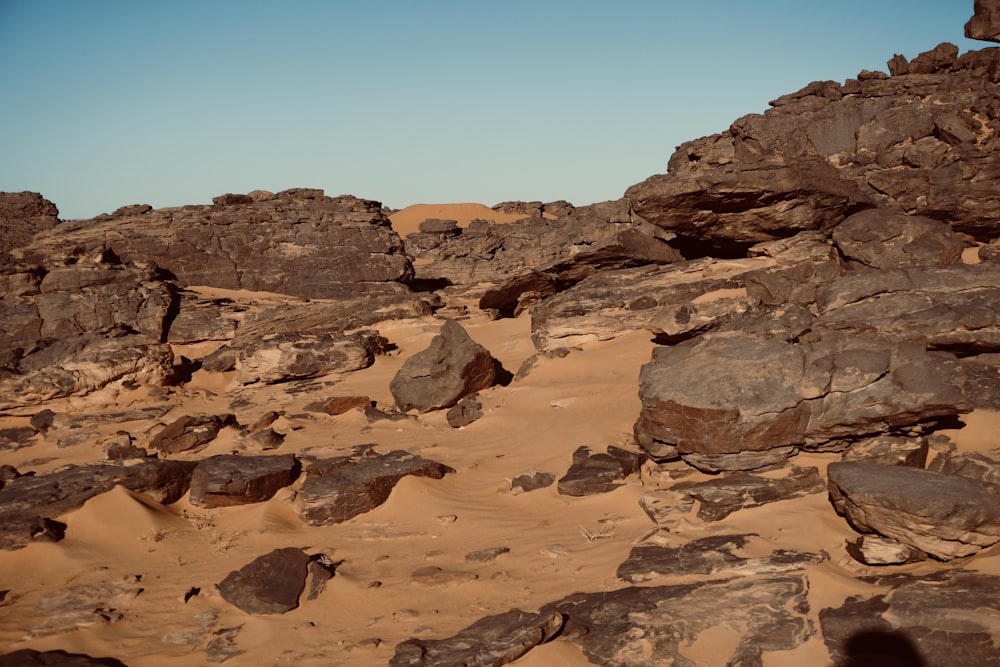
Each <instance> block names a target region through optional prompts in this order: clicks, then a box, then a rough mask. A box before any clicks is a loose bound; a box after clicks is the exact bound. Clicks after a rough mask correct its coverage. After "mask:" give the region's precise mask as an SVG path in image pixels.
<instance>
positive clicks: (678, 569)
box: [617, 534, 827, 584]
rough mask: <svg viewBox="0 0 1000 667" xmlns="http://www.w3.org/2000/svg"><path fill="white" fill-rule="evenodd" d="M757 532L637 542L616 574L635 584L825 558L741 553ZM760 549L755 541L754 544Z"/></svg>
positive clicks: (771, 569) (790, 567)
mask: <svg viewBox="0 0 1000 667" xmlns="http://www.w3.org/2000/svg"><path fill="white" fill-rule="evenodd" d="M755 538H757V536H756V535H753V534H749V535H713V536H711V537H704V538H701V539H697V540H691V541H690V542H687V543H685V544H682V545H680V546H678V547H665V546H659V545H652V544H649V545H639V546H637V547H633V548H632V551H631V552H630V553H629V555H628V558H627V559H626V560H625V562H623V563H622V564H621V565H619V566H618V572H617V574H618V577H619V578H620V579H624V580H625V581H627V582H629V583H632V584H638V583H642V582H644V581H650V580H652V579H657V578H660V577H682V576H685V575H691V574H697V575H714V576H720V577H722V576H733V575H738V576H751V575H756V574H771V575H773V574H783V573H785V572H792V571H795V570H804V569H806V568H807V567H809V566H811V565H816V564H817V563H821V562H822V561H824V560H826V558H827V556H826V554H811V553H805V552H801V551H795V550H792V549H778V550H775V551H771V553H768V554H767V555H765V556H749V555H746V556H744V555H741V554H739V553H737V552H739V551H743V550H744V548H745V547H747V545H748V544H749V543H750V542H756V541H760V540H759V539H755ZM754 546H755V547H757V548H758V549H759V546H758V545H756V544H755V545H754Z"/></svg>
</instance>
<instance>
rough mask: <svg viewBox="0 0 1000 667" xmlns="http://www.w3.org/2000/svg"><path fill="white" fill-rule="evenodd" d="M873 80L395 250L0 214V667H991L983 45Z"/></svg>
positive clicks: (303, 209)
mask: <svg viewBox="0 0 1000 667" xmlns="http://www.w3.org/2000/svg"><path fill="white" fill-rule="evenodd" d="M966 30H967V34H968V35H969V36H970V37H973V38H978V39H987V40H993V41H1000V3H997V2H993V1H991V0H977V1H976V3H975V16H974V17H973V19H972V20H971V21H970V22H969V24H968V25H967V27H966ZM888 70H889V71H888V73H882V72H867V71H866V72H861V73H860V74H859V75H858V77H857V78H856V79H852V80H849V81H846V82H845V83H842V84H841V83H836V82H830V81H827V82H816V83H812V84H810V85H809V86H807V87H805V88H804V89H802V90H801V91H798V92H796V93H792V94H790V95H786V96H784V97H782V98H779V99H777V100H775V101H773V102H772V103H771V108H770V109H769V110H768V111H767V112H766V113H764V114H761V115H751V116H746V117H744V118H740V119H738V120H737V121H736V122H734V123H733V125H732V126H731V127H730V128H729V130H728V131H727V132H724V133H721V134H718V135H714V136H711V137H705V138H701V139H697V140H695V141H691V142H688V143H686V144H684V145H682V146H681V147H679V149H678V150H677V152H676V153H675V154H674V155H673V156H671V157H670V159H669V163H668V170H667V173H664V174H657V175H654V176H651V177H650V178H649V179H647V180H646V181H644V182H642V183H639V184H637V185H635V186H633V187H631V188H629V189H628V191H627V192H626V193H625V195H624V197H623V198H622V199H620V200H618V201H613V202H604V203H599V204H594V205H590V206H583V207H574V206H572V205H570V204H568V203H566V202H552V203H540V202H532V203H516V202H508V203H505V204H504V205H501V208H502V209H503V211H504V212H505V213H518V214H520V215H522V216H523V217H521V219H519V220H517V221H515V222H510V223H505V224H495V223H492V222H487V221H474V222H472V223H471V224H469V225H467V226H459V225H458V224H457V223H456V222H455V221H448V220H436V219H432V220H427V221H425V222H424V223H423V224H422V225H421V227H420V230H419V231H418V232H416V233H413V234H409V235H408V236H406V237H405V238H402V237H400V236H399V235H398V234H397V233H396V232H395V231H394V230H393V228H392V226H391V224H390V221H389V218H388V214H389V211H387V210H385V209H384V208H383V207H382V206H381V204H379V203H378V202H373V201H367V200H361V199H358V198H355V197H351V196H339V197H329V196H326V195H325V194H324V193H323V192H322V191H319V190H310V189H296V190H288V191H285V192H280V193H277V194H274V193H269V192H264V191H255V192H251V193H249V194H226V195H222V196H220V197H216V198H215V200H214V201H213V204H212V205H205V206H185V207H179V208H169V209H152V208H151V207H149V206H145V205H129V206H124V207H122V208H120V209H118V210H117V211H115V212H114V213H112V214H110V215H103V216H99V217H97V218H94V219H93V220H86V221H76V222H70V221H62V220H60V219H59V218H58V211H57V209H56V206H55V205H54V204H53V203H52V202H49V201H47V200H46V199H44V198H43V197H42V196H41V195H39V194H35V193H2V194H0V228H2V230H3V234H2V238H3V245H2V247H0V253H2V255H0V257H2V259H0V295H2V299H0V519H2V520H0V610H2V611H3V613H2V614H0V646H7V647H9V650H8V651H7V652H6V654H4V655H0V665H12V666H13V665H29V664H67V665H68V664H73V665H109V664H114V665H123V664H127V665H131V666H132V667H142V666H143V665H148V666H157V667H158V666H160V665H180V664H192V662H194V663H204V662H210V663H222V662H229V663H230V664H232V665H244V664H245V665H256V664H292V663H295V664H298V665H306V666H309V665H320V664H330V663H331V662H333V663H334V664H356V665H384V664H390V665H393V666H396V667H402V666H404V665H405V666H430V665H438V666H442V667H443V666H446V665H448V666H450V665H458V664H469V665H502V664H507V663H513V662H517V664H522V665H542V664H547V665H548V664H561V665H584V664H588V663H589V664H595V665H620V666H623V667H624V666H635V667H639V666H646V665H652V664H662V665H695V664H719V665H722V664H725V665H733V666H736V665H740V666H744V667H750V666H751V665H760V666H764V665H770V666H777V665H791V664H796V665H800V664H824V665H826V664H834V665H856V664H876V662H875V661H878V664H907V665H928V666H929V665H935V666H944V667H947V666H950V665H955V666H958V665H1000V640H998V637H1000V620H998V619H997V617H996V614H995V612H994V611H992V610H994V609H995V608H996V603H995V600H996V598H997V596H998V595H1000V547H998V546H997V543H998V542H1000V418H998V416H1000V311H998V309H997V307H996V304H997V303H1000V226H998V224H997V220H998V219H1000V188H998V183H1000V49H996V48H988V49H983V50H979V51H973V52H969V53H966V54H964V55H961V56H960V55H959V54H958V49H957V48H956V47H955V46H953V45H950V44H942V45H940V46H938V47H937V48H935V49H933V50H932V51H929V52H927V53H924V54H922V55H920V56H919V57H917V58H914V59H913V60H912V61H907V60H906V59H905V58H903V57H902V56H898V55H897V56H894V57H893V58H892V59H891V60H889V61H888ZM0 650H4V649H0ZM893 661H896V662H893Z"/></svg>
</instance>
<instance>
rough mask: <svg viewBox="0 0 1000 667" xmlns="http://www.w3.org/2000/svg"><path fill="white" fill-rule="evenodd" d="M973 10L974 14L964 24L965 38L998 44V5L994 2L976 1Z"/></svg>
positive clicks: (999, 18)
mask: <svg viewBox="0 0 1000 667" xmlns="http://www.w3.org/2000/svg"><path fill="white" fill-rule="evenodd" d="M973 9H974V10H975V14H973V16H972V18H971V19H969V22H968V23H966V24H965V36H966V37H968V38H969V39H983V40H986V41H989V42H1000V3H997V1H996V0H976V1H975V3H974V4H973Z"/></svg>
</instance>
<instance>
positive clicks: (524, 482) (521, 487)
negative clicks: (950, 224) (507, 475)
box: [510, 472, 556, 493]
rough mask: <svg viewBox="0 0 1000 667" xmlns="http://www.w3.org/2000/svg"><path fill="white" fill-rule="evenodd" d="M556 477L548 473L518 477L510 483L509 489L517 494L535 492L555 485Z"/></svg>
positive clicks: (527, 474) (534, 473) (526, 474)
mask: <svg viewBox="0 0 1000 667" xmlns="http://www.w3.org/2000/svg"><path fill="white" fill-rule="evenodd" d="M555 481H556V476H555V475H553V474H552V473H550V472H533V473H525V474H523V475H518V476H517V477H515V478H514V479H512V480H511V481H510V488H511V490H512V491H515V492H517V493H527V492H528V491H537V490H538V489H544V488H546V487H549V486H552V485H553V484H555Z"/></svg>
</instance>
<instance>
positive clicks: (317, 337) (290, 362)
mask: <svg viewBox="0 0 1000 667" xmlns="http://www.w3.org/2000/svg"><path fill="white" fill-rule="evenodd" d="M386 345H388V341H386V339H385V338H382V337H381V336H379V334H378V332H376V331H361V332H357V333H353V334H350V335H343V336H337V335H334V334H330V333H308V332H297V333H296V332H288V333H273V334H267V335H263V336H260V337H256V338H254V339H251V340H249V341H247V342H245V343H244V344H243V345H242V347H241V348H240V350H239V355H238V357H237V361H236V380H237V381H238V382H240V383H241V384H252V383H254V382H263V383H267V384H273V383H276V382H287V381H289V380H302V379H306V378H314V377H319V376H321V375H327V374H329V373H346V372H350V371H356V370H360V369H362V368H367V367H369V366H371V365H372V364H373V363H374V362H375V355H376V354H379V353H381V352H383V351H384V350H385V348H386Z"/></svg>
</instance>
